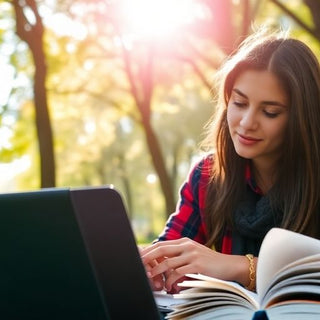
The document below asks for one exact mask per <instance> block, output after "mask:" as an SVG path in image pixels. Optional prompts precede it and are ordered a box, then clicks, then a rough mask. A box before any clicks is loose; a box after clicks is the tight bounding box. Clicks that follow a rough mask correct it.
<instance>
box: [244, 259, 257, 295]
mask: <svg viewBox="0 0 320 320" xmlns="http://www.w3.org/2000/svg"><path fill="white" fill-rule="evenodd" d="M246 258H247V259H248V260H249V281H250V282H249V284H248V286H247V287H246V289H248V290H250V291H254V290H255V289H256V269H255V266H254V259H253V258H254V257H253V255H252V254H246Z"/></svg>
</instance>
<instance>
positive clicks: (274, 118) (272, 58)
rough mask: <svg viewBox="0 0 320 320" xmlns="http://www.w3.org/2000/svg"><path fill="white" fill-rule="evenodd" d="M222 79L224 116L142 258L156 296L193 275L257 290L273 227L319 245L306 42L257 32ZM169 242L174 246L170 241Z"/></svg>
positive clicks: (319, 78) (315, 139) (319, 133)
mask: <svg viewBox="0 0 320 320" xmlns="http://www.w3.org/2000/svg"><path fill="white" fill-rule="evenodd" d="M221 71H222V72H221V73H219V76H220V91H219V99H218V112H217V114H216V116H215V117H214V119H213V120H212V121H211V125H210V127H209V128H208V135H207V138H206V140H205V146H206V147H207V148H208V150H214V152H212V153H211V155H208V156H206V157H204V158H203V159H202V160H201V161H200V162H199V163H198V164H196V165H195V166H194V167H193V168H192V170H191V172H190V175H189V177H188V179H187V181H186V182H185V184H184V185H183V186H182V188H181V195H180V202H179V205H178V207H177V211H176V212H175V213H174V214H172V215H171V217H170V218H169V220H168V222H167V225H166V228H165V229H164V232H163V233H162V234H161V235H160V237H159V241H158V242H157V243H155V244H153V245H152V246H150V247H148V248H146V249H144V250H142V251H141V257H142V259H143V261H144V264H145V268H146V270H147V275H148V276H149V278H150V280H151V283H152V284H153V287H154V289H159V290H160V289H163V288H164V289H166V290H167V291H171V292H172V291H175V290H177V287H176V285H175V284H176V283H177V282H180V281H181V278H182V277H183V276H184V275H185V274H186V273H202V274H205V275H208V276H213V277H217V278H221V279H224V280H232V281H237V282H238V283H240V284H242V285H243V286H245V287H247V288H249V289H250V290H254V288H255V268H256V263H257V256H258V253H259V249H260V245H261V242H262V240H263V238H264V236H265V234H266V233H267V232H268V231H269V230H270V229H271V228H272V227H282V228H286V229H290V230H293V231H296V232H300V233H304V234H306V235H309V236H312V237H315V238H320V222H319V216H320V67H319V62H318V60H317V58H316V57H315V55H314V54H313V53H312V51H311V50H310V49H309V48H308V47H307V46H306V45H305V44H304V43H302V42H301V41H299V40H295V39H290V38H286V37H281V36H279V35H268V36H264V37H262V36H261V35H260V34H256V35H254V36H252V37H250V38H248V39H247V40H246V41H245V42H244V43H243V44H242V45H241V46H240V48H239V49H238V51H237V52H236V53H235V54H234V55H233V56H232V57H231V58H230V59H229V60H228V61H227V62H226V64H225V65H224V67H223V68H222V70H221ZM164 240H165V241H164Z"/></svg>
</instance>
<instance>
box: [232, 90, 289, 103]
mask: <svg viewBox="0 0 320 320" xmlns="http://www.w3.org/2000/svg"><path fill="white" fill-rule="evenodd" d="M232 91H234V92H235V93H236V94H238V95H239V96H241V97H243V98H245V99H247V100H248V96H247V95H246V94H244V93H243V92H242V91H241V90H239V89H237V88H233V89H232ZM261 104H262V105H268V106H279V107H283V108H287V106H286V105H285V104H283V103H281V102H279V101H273V100H264V101H262V102H261Z"/></svg>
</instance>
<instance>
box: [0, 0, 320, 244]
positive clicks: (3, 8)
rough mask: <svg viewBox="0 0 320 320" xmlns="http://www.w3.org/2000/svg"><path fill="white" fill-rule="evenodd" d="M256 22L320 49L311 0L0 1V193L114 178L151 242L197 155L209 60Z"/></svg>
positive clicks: (215, 64)
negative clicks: (286, 31) (288, 31)
mask: <svg viewBox="0 0 320 320" xmlns="http://www.w3.org/2000/svg"><path fill="white" fill-rule="evenodd" d="M261 25H267V26H270V27H272V28H275V29H278V28H281V29H285V30H290V33H291V35H292V36H294V37H296V38H299V39H300V40H303V41H305V42H306V43H307V44H308V45H309V46H311V48H312V49H313V50H314V52H315V53H316V54H317V55H318V57H319V58H320V1H319V0H304V1H303V0H290V1H271V0H261V1H259V0H86V1H84V0H72V1H71V0H41V1H37V0H8V1H6V0H0V72H1V73H0V191H1V192H12V191H24V190H35V189H39V188H47V187H69V186H70V187H79V186H99V185H108V184H113V185H114V186H115V188H116V189H118V190H119V191H120V192H121V194H122V196H123V198H124V201H125V204H126V207H127V209H128V213H129V215H130V219H131V221H132V224H133V227H134V229H135V233H136V236H137V238H138V241H140V242H148V241H150V240H152V239H153V238H154V237H155V235H157V234H158V233H159V232H160V231H161V230H162V228H163V226H164V223H165V220H166V219H167V216H168V215H169V214H170V213H171V212H173V211H174V210H175V206H176V201H177V200H178V195H179V193H178V190H179V187H180V185H181V183H182V182H183V180H184V179H185V178H186V176H187V174H188V171H189V168H190V166H191V164H192V163H193V162H194V161H196V159H198V158H199V156H200V155H201V153H200V150H199V142H200V141H201V139H202V138H203V127H204V125H205V124H206V122H207V121H208V119H209V118H210V116H211V114H212V113H213V111H214V107H215V106H214V102H213V97H214V89H213V78H214V75H215V72H216V70H217V68H219V66H220V65H221V62H222V61H223V59H224V58H225V57H227V56H228V55H230V54H231V53H232V51H233V50H234V48H235V47H236V46H237V45H238V44H239V42H241V40H243V39H244V38H245V37H246V36H248V35H249V34H250V33H252V31H253V30H254V29H255V28H258V27H259V26H261ZM319 125H320V124H319Z"/></svg>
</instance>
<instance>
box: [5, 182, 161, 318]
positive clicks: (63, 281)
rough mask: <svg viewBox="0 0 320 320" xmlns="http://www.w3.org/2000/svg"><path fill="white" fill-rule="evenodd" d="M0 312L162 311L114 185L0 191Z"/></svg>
mask: <svg viewBox="0 0 320 320" xmlns="http://www.w3.org/2000/svg"><path fill="white" fill-rule="evenodd" d="M0 317H1V318H2V319H46V320H48V319H59V320H61V319H62V320H63V319H68V320H70V319H77V320H81V319H88V320H95V319H99V320H100V319H101V320H105V319H108V320H109V319H110V320H117V319H148V320H150V319H152V320H153V319H155V320H157V319H161V316H160V313H159V309H158V308H157V304H156V302H155V299H154V296H153V293H152V290H151V288H150V286H149V281H148V279H147V277H146V274H145V270H144V267H143V264H142V262H141V260H140V256H139V252H138V249H137V246H136V242H135V237H134V233H133V231H132V228H131V225H130V222H129V219H128V217H127V214H126V210H125V207H124V204H123V201H122V198H121V196H120V194H119V193H118V192H117V191H116V190H115V189H113V188H112V187H110V186H105V187H97V188H95V187H92V188H79V189H67V188H62V189H61V188H52V189H42V190H39V191H30V192H18V193H7V194H0Z"/></svg>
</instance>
